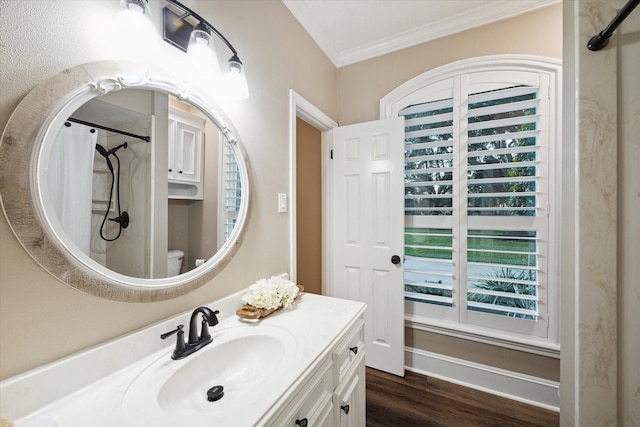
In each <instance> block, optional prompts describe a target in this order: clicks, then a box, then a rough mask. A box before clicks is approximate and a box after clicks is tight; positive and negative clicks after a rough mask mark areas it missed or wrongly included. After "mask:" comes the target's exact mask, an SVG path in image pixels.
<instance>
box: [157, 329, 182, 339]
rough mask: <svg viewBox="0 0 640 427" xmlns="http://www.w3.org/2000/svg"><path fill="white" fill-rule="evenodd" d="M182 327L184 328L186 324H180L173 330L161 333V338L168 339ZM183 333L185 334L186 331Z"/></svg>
mask: <svg viewBox="0 0 640 427" xmlns="http://www.w3.org/2000/svg"><path fill="white" fill-rule="evenodd" d="M182 328H184V325H178V327H177V328H175V329H174V330H173V331H169V332H165V333H164V334H162V335H160V338H162V339H163V340H164V339H167V338H168V337H170V336H171V335H173V334H175V333H176V332H180V331H182ZM182 333H183V334H184V332H182Z"/></svg>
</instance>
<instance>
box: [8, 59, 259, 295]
mask: <svg viewBox="0 0 640 427" xmlns="http://www.w3.org/2000/svg"><path fill="white" fill-rule="evenodd" d="M121 89H148V90H155V91H159V92H163V93H166V94H168V95H173V96H175V97H176V98H178V99H179V100H182V101H186V102H189V103H191V104H192V105H194V106H196V107H198V108H199V109H200V110H201V111H202V112H203V113H205V115H206V116H207V117H208V118H209V119H210V120H211V121H212V122H214V123H215V124H216V125H217V126H218V127H219V128H220V130H221V131H222V133H223V134H224V135H225V136H226V138H227V140H228V141H229V142H230V143H231V144H230V145H231V147H232V149H233V151H234V154H235V155H236V158H237V161H238V165H239V169H240V174H241V181H242V192H243V195H242V201H241V206H240V211H239V213H238V219H237V222H236V224H235V227H234V229H233V232H232V233H231V235H230V236H229V239H227V241H226V242H225V243H224V245H223V246H222V247H221V248H220V249H219V250H218V252H216V254H215V255H214V256H213V257H211V258H210V259H208V260H207V261H206V262H205V263H204V264H203V265H202V266H200V267H198V268H195V269H193V270H191V271H189V272H187V273H184V274H181V275H178V276H174V277H168V278H162V279H140V278H135V277H130V276H125V275H122V274H119V273H116V272H114V271H112V270H109V269H107V268H106V267H103V266H102V265H100V264H98V263H97V262H95V261H93V260H91V259H90V258H89V256H88V255H86V254H84V253H82V252H81V251H80V250H79V249H78V248H77V247H76V246H75V244H73V242H71V240H70V239H69V238H68V236H66V233H64V231H63V230H62V227H61V226H60V223H59V221H58V220H57V218H54V219H53V220H52V219H51V218H48V217H47V215H46V212H47V207H46V206H44V205H43V199H42V198H41V197H40V193H41V186H40V184H39V179H40V176H39V175H40V174H39V170H38V169H39V168H38V166H39V164H40V162H41V158H44V159H48V152H47V149H48V148H50V144H45V142H46V140H47V137H49V136H50V135H51V134H52V133H53V132H57V130H58V129H59V128H60V127H61V126H62V125H63V122H64V121H65V120H66V119H67V117H68V116H69V115H71V113H73V112H74V111H75V110H76V109H77V108H78V107H79V106H80V105H82V104H84V103H85V102H87V101H89V100H90V99H92V98H95V97H96V96H99V95H104V94H106V93H109V92H114V91H118V90H121ZM250 184H251V182H250V173H249V164H248V159H247V156H246V153H245V150H244V148H243V147H242V144H241V142H240V141H239V139H238V133H237V131H236V130H235V129H234V128H233V126H232V125H231V124H230V121H229V120H228V119H227V118H226V116H225V114H224V112H223V111H222V110H221V109H220V108H219V107H218V106H217V105H216V104H214V103H213V102H211V101H209V100H208V99H206V98H204V97H203V96H201V95H200V94H199V93H198V92H196V91H194V90H193V89H192V88H191V87H190V86H189V84H188V83H186V82H184V81H182V80H179V79H176V78H174V77H173V76H171V75H170V74H169V73H167V72H166V71H164V70H162V69H153V70H151V69H149V66H148V65H145V64H138V63H135V62H123V61H99V62H92V63H88V64H82V65H78V66H76V67H73V68H70V69H66V70H64V71H62V72H60V73H58V74H56V75H55V76H53V77H51V78H50V79H48V80H46V81H44V82H42V83H41V84H39V85H38V86H36V87H35V88H33V89H32V90H31V91H30V92H29V93H28V94H27V96H26V97H25V98H24V99H23V100H22V101H21V102H20V103H19V104H18V106H17V107H16V109H15V110H14V112H13V113H12V115H11V117H10V118H9V121H8V122H7V125H6V127H5V129H4V131H3V133H2V139H1V142H0V203H1V204H2V207H3V210H4V212H5V216H6V218H7V220H8V222H9V225H10V227H11V229H12V231H13V233H14V234H15V235H16V237H17V238H18V240H19V241H20V243H21V244H22V246H23V247H24V248H25V249H26V251H27V252H28V253H29V254H30V255H31V257H32V258H33V259H34V260H35V261H36V262H37V263H38V264H40V265H41V266H42V267H43V268H44V269H45V270H47V271H48V272H49V273H51V274H52V275H53V276H55V277H57V278H58V279H59V280H60V281H62V282H63V283H65V284H67V285H69V286H71V287H73V288H75V289H77V290H79V291H82V292H85V293H88V294H91V295H94V296H97V297H100V298H105V299H108V300H113V301H122V302H154V301H162V300H166V299H170V298H175V297H177V296H180V295H184V294H186V293H188V292H191V291H192V290H194V289H196V288H198V287H200V286H202V285H204V284H205V283H207V282H208V281H210V280H211V279H212V278H213V277H214V276H216V275H217V274H218V273H219V272H220V271H221V270H222V269H223V268H224V267H225V266H226V265H227V264H228V263H229V262H230V261H231V259H232V258H233V256H234V255H235V254H236V252H237V251H238V249H239V247H240V245H241V244H242V242H243V239H244V234H245V232H246V228H247V223H248V220H249V211H250V209H249V208H250V199H251V197H252V193H251V189H250ZM49 211H50V210H49ZM74 249H75V250H74Z"/></svg>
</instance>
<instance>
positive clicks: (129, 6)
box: [120, 0, 151, 20]
mask: <svg viewBox="0 0 640 427" xmlns="http://www.w3.org/2000/svg"><path fill="white" fill-rule="evenodd" d="M120 6H121V7H122V9H126V10H128V11H131V12H134V13H137V14H139V15H143V16H144V17H145V18H147V19H149V20H151V9H149V3H148V2H147V0H121V2H120Z"/></svg>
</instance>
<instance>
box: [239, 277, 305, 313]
mask: <svg viewBox="0 0 640 427" xmlns="http://www.w3.org/2000/svg"><path fill="white" fill-rule="evenodd" d="M297 295H298V287H297V286H296V284H295V283H294V282H292V281H291V280H288V279H285V278H283V277H276V276H272V277H270V278H269V279H260V280H258V281H257V282H255V283H254V284H253V285H251V286H249V290H248V291H247V292H246V293H245V294H244V295H243V296H242V301H244V302H245V303H246V304H249V305H251V306H253V307H256V308H264V309H277V308H280V307H284V308H291V305H292V304H293V300H294V299H295V298H296V296H297Z"/></svg>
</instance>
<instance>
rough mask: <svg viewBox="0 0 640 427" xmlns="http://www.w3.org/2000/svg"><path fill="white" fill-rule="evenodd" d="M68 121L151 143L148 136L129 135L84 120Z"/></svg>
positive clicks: (71, 119) (70, 119)
mask: <svg viewBox="0 0 640 427" xmlns="http://www.w3.org/2000/svg"><path fill="white" fill-rule="evenodd" d="M67 120H68V121H70V122H74V123H80V124H81V125H86V126H91V127H94V128H98V129H103V130H106V131H109V132H115V133H119V134H121V135H126V136H130V137H131V138H137V139H141V140H143V141H146V142H149V141H151V138H150V137H148V136H142V135H136V134H135V133H129V132H125V131H123V130H118V129H113V128H109V127H106V126H102V125H97V124H95V123H91V122H85V121H84V120H78V119H74V118H72V117H69V118H68V119H67ZM69 126H70V125H69Z"/></svg>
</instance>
